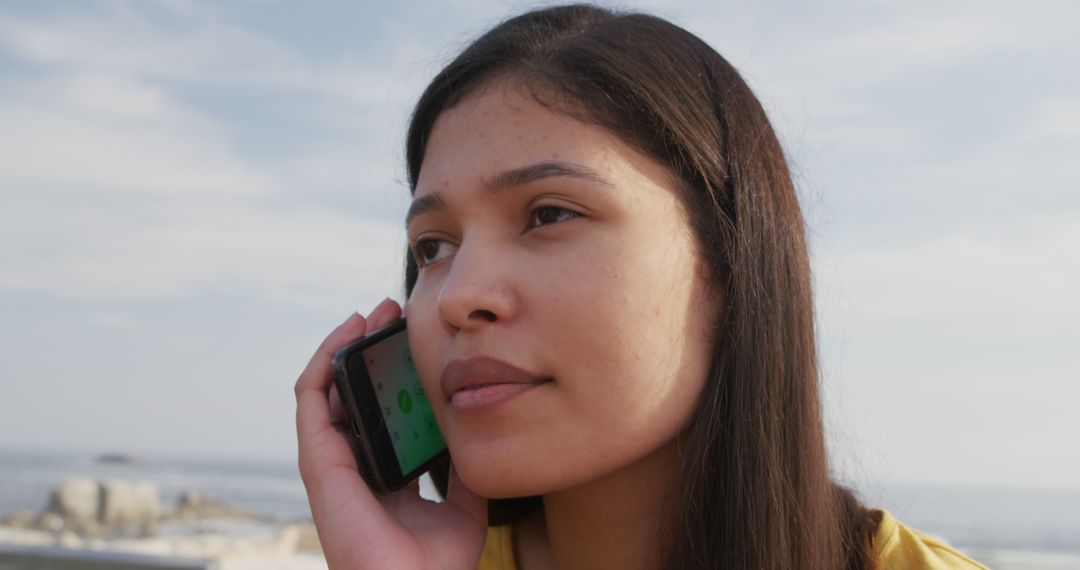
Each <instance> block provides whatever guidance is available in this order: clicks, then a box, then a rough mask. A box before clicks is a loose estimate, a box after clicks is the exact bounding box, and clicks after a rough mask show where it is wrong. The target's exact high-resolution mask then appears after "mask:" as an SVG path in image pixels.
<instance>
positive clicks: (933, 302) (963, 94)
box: [0, 0, 1080, 489]
mask: <svg viewBox="0 0 1080 570" xmlns="http://www.w3.org/2000/svg"><path fill="white" fill-rule="evenodd" d="M535 5H536V4H532V3H526V2H519V1H513V2H511V1H494V0H470V1H464V2H457V3H454V4H453V5H450V4H449V3H440V2H409V3H404V4H403V6H395V3H390V2H386V3H358V2H344V1H341V2H321V3H317V4H309V3H308V4H304V3H286V2H275V1H268V0H249V1H238V2H231V3H218V2H200V1H190V2H186V1H185V2H181V1H176V2H169V1H160V2H122V1H115V2H94V1H88V2H64V1H58V2H48V3H38V2H21V3H14V2H9V3H4V4H3V5H0V448H13V449H45V450H59V451H72V452H80V453H98V452H105V451H122V452H129V453H135V454H173V455H183V456H204V457H244V458H284V459H288V458H293V457H295V453H296V441H295V431H294V410H295V402H294V396H293V384H294V383H295V381H296V378H297V376H298V375H299V373H300V371H301V370H302V369H303V367H304V366H305V365H306V363H307V361H308V359H309V358H310V356H311V354H312V353H313V351H314V350H315V348H316V346H317V345H318V344H319V342H321V340H322V339H323V338H324V337H325V335H326V334H327V333H328V332H329V331H330V330H331V329H332V328H333V327H334V326H336V325H337V324H338V323H339V322H340V321H342V320H344V319H345V318H346V317H347V316H348V315H349V313H350V312H352V311H354V310H360V311H362V312H364V313H366V312H367V311H369V310H370V309H371V308H372V307H373V306H374V305H375V304H376V303H377V302H378V301H380V300H381V299H383V298H385V297H392V298H395V299H398V300H399V301H400V300H401V299H402V297H403V292H402V286H401V274H402V271H401V267H402V262H403V256H402V253H403V251H404V244H405V238H404V232H403V224H402V220H403V216H404V211H405V209H406V208H407V206H408V203H409V196H408V191H407V186H406V184H405V182H404V180H405V168H404V157H403V139H404V130H405V125H406V120H407V118H408V114H409V111H410V110H411V106H412V105H413V104H414V103H415V100H416V99H417V97H418V95H419V93H420V91H421V90H422V88H423V87H424V85H425V84H426V81H427V80H428V79H430V77H431V76H433V74H434V73H435V72H437V70H438V69H439V68H440V67H441V65H443V64H445V63H446V62H447V61H448V60H449V59H450V58H451V57H452V56H453V55H454V54H455V53H456V51H457V50H459V49H461V48H462V47H464V45H466V44H467V42H468V41H469V40H470V39H471V38H474V37H476V36H477V35H478V34H479V33H481V32H482V31H484V30H485V29H487V28H488V27H489V26H491V25H493V24H495V23H497V22H498V21H500V20H501V19H503V18H505V17H508V16H511V15H513V14H516V13H519V12H521V11H523V10H525V9H526V8H529V7H531V6H535ZM605 5H607V6H614V7H618V8H625V9H636V10H643V11H647V12H650V13H654V14H656V15H659V16H662V17H665V18H668V19H670V20H671V21H673V22H675V23H676V24H679V25H681V26H683V27H685V28H687V29H688V30H690V31H691V32H694V33H695V34H697V35H699V36H700V37H702V38H703V39H704V40H706V41H707V42H708V43H709V44H710V45H712V46H713V47H714V48H716V49H717V50H718V51H719V52H720V53H721V54H722V55H724V56H725V57H726V58H727V59H728V60H729V61H731V62H732V63H733V64H734V65H735V66H736V68H738V69H739V70H740V72H741V73H742V74H743V76H744V77H745V78H746V79H747V81H748V82H749V83H750V85H751V86H752V87H753V89H754V90H755V92H756V93H757V95H758V97H759V98H760V99H761V100H762V102H763V103H764V104H765V106H766V108H767V110H768V112H769V115H770V117H771V119H772V121H773V122H774V126H775V127H776V128H777V130H778V131H779V134H780V136H781V139H782V143H783V144H784V146H785V149H786V151H787V152H788V155H789V158H790V161H791V166H792V170H793V172H794V175H795V179H796V184H797V187H798V192H799V195H800V199H801V201H802V205H803V209H804V214H805V216H806V218H807V222H808V228H809V238H810V246H811V256H812V266H813V271H814V286H815V295H816V302H817V315H816V317H817V322H818V337H819V343H820V355H821V374H822V385H823V397H824V400H825V413H826V423H827V426H828V438H829V446H830V453H831V454H832V457H833V463H834V469H835V471H836V474H837V477H839V478H841V479H843V480H846V481H851V482H855V483H858V484H864V485H865V484H874V483H875V482H880V481H892V482H922V483H935V484H946V485H964V486H974V487H994V486H1018V487H1037V488H1070V489H1080V453H1077V447H1076V445H1077V444H1076V443H1075V440H1076V438H1077V436H1078V435H1080V382H1078V380H1080V359H1078V358H1077V356H1076V347H1077V346H1080V300H1078V297H1077V295H1076V292H1077V291H1080V193H1078V190H1080V188H1078V186H1080V160H1078V159H1077V157H1078V156H1080V66H1077V65H1076V64H1075V62H1076V60H1077V58H1078V56H1080V8H1078V7H1077V6H1076V5H1075V3H1072V2H1066V1H1060V2H1052V1H1047V2H1025V3H1020V2H992V1H991V2H987V1H981V2H949V3H941V2H934V1H930V0H926V1H912V2H905V3H885V2H867V1H864V0H859V1H854V0H852V1H840V0H826V1H821V2H813V3H799V2H774V1H751V0H742V1H728V2H694V1H679V2H646V1H642V2H627V3H622V4H618V5H613V4H610V3H607V4H605ZM405 6H407V8H406V7H405ZM1070 446H1071V451H1070Z"/></svg>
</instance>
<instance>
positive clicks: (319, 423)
mask: <svg viewBox="0 0 1080 570" xmlns="http://www.w3.org/2000/svg"><path fill="white" fill-rule="evenodd" d="M400 314H401V309H400V308H399V307H398V305H397V303H395V302H394V301H392V300H389V299H387V300H386V301H383V302H382V303H380V304H379V306H378V307H376V308H375V310H374V311H372V313H371V315H370V316H368V318H367V319H364V318H363V317H361V316H360V315H359V314H353V315H352V316H350V317H349V318H348V320H346V321H345V322H344V323H342V324H341V325H340V326H338V327H337V328H336V329H334V331H333V332H332V333H330V336H328V337H326V340H324V341H323V343H322V345H321V346H319V349H318V351H317V352H316V353H315V356H313V357H312V358H311V362H309V363H308V365H307V368H306V369H305V370H304V372H303V373H302V374H301V375H300V379H299V380H297V382H296V434H297V439H298V442H299V448H300V476H301V478H302V479H303V480H304V487H305V488H307V495H308V502H309V503H310V504H311V513H312V516H313V517H314V519H315V527H316V529H317V530H318V533H319V541H320V542H321V543H322V548H323V553H324V554H325V556H326V561H327V563H328V564H329V566H330V568H331V569H333V570H344V569H354V568H355V569H359V568H376V569H380V570H381V569H383V568H403V569H414V568H415V569H419V568H442V569H447V570H450V569H454V570H457V569H462V570H464V569H467V568H469V569H471V568H475V567H476V563H477V561H478V560H479V559H480V553H481V551H482V550H483V547H484V539H485V537H486V533H487V500H486V499H484V498H483V497H480V496H478V495H476V494H475V493H473V492H472V491H471V490H469V489H468V488H467V487H466V486H465V485H464V483H462V482H461V479H460V478H458V476H457V473H456V472H454V471H453V469H451V474H450V488H449V492H448V497H447V500H446V501H445V502H443V503H434V502H431V501H428V500H426V499H423V498H421V497H420V486H419V483H418V482H416V481H414V482H413V483H412V484H410V485H409V486H408V487H405V488H404V489H402V490H400V491H397V492H393V493H390V494H387V495H375V494H374V493H372V492H371V490H370V489H368V486H367V485H366V484H365V483H364V480H363V479H362V478H361V477H360V473H359V472H358V470H357V464H356V458H355V457H354V456H353V452H352V448H351V444H350V443H349V440H348V439H347V436H346V435H345V434H347V433H348V430H347V429H343V430H342V432H339V431H338V429H337V427H336V426H335V424H338V425H344V426H347V425H348V420H347V419H346V416H345V415H344V413H343V410H342V409H341V404H340V401H339V400H338V398H337V390H336V389H334V388H332V387H333V380H332V378H331V376H330V375H331V372H330V360H331V359H332V358H333V356H334V352H336V351H337V350H338V349H339V348H341V347H342V346H345V345H346V344H348V343H350V342H352V341H354V340H356V339H359V338H361V337H363V336H364V335H365V333H366V332H369V331H374V330H376V329H379V328H381V327H383V326H385V325H387V324H389V323H390V322H392V321H394V320H395V319H397V318H398V317H399V316H400ZM331 420H334V421H333V422H332V421H331ZM339 422H341V423H339Z"/></svg>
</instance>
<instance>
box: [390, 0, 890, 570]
mask: <svg viewBox="0 0 1080 570" xmlns="http://www.w3.org/2000/svg"><path fill="white" fill-rule="evenodd" d="M505 78H512V79H513V80H514V81H515V82H516V83H517V84H519V85H522V86H525V87H526V88H528V89H529V90H530V93H531V94H532V95H533V96H534V97H535V98H536V99H537V101H538V102H540V103H542V104H544V105H546V106H548V107H549V108H551V109H552V110H554V111H557V112H562V113H567V114H570V115H571V116H574V117H575V118H578V119H580V120H583V121H588V122H590V123H593V124H596V125H599V126H601V127H604V128H606V129H608V130H610V131H611V132H612V133H614V134H615V135H617V136H619V137H620V138H621V139H623V140H624V141H626V142H627V143H628V144H630V145H632V146H633V147H635V148H637V149H638V150H639V151H641V152H642V153H643V154H645V155H647V156H649V157H651V158H652V159H654V160H656V161H657V162H659V163H661V164H664V165H667V166H668V167H669V168H670V170H671V171H672V173H673V174H674V180H673V183H674V185H675V186H676V187H677V188H678V189H679V193H680V195H681V197H682V199H683V201H684V205H685V209H686V212H687V213H688V215H689V220H690V223H691V225H692V226H693V229H694V232H695V235H696V238H697V241H698V245H699V250H700V252H701V255H702V257H703V261H704V263H705V265H706V267H707V271H708V277H709V279H710V281H711V283H712V284H713V287H714V290H715V294H716V295H717V296H718V297H717V298H718V299H719V300H721V301H722V305H723V315H722V318H718V319H717V323H716V327H717V329H716V332H717V334H716V338H717V341H716V344H715V348H714V351H713V358H712V367H711V372H710V377H709V379H708V383H707V386H706V388H705V393H704V397H703V398H702V400H701V402H700V407H699V409H698V410H697V413H696V417H695V418H694V420H693V421H692V424H691V427H690V428H689V431H688V433H687V434H685V438H684V445H683V447H682V448H681V449H682V453H681V457H682V471H681V473H680V477H681V478H682V483H683V484H682V485H681V486H680V489H683V491H682V496H680V497H679V498H678V499H677V501H678V503H677V505H676V508H675V513H677V517H676V519H675V520H673V521H671V523H670V524H664V523H661V524H660V528H658V533H661V532H662V534H658V536H657V539H658V543H657V544H658V545H660V546H661V547H662V548H664V554H665V558H664V559H665V561H666V562H665V565H666V566H667V567H668V568H672V569H682V568H719V567H728V568H755V569H757V568H762V569H766V568H767V569H774V568H775V569H779V568H800V569H801V568H808V569H837V568H851V569H856V568H871V567H873V559H872V543H871V541H872V536H873V530H874V529H873V524H872V522H871V513H870V512H869V511H868V510H867V509H865V508H864V507H863V506H862V505H861V504H859V502H858V500H857V499H856V498H855V497H854V496H853V495H852V494H851V492H850V491H848V490H847V489H844V488H842V487H840V486H838V485H836V484H835V483H833V481H832V480H831V477H830V474H829V468H828V461H827V455H826V450H825V441H824V431H823V427H822V419H821V406H820V397H819V394H818V390H819V388H818V374H817V345H816V342H815V339H814V308H813V296H812V293H811V289H810V267H809V261H808V255H807V247H806V242H805V230H804V227H803V220H802V214H801V212H800V209H799V204H798V201H797V199H796V194H795V189H794V185H793V184H792V180H791V175H790V172H789V169H788V166H787V162H786V159H785V157H784V153H783V150H782V148H781V147H780V143H779V141H778V140H777V138H776V135H775V133H774V132H773V129H772V127H771V125H770V123H769V120H768V118H767V117H766V115H765V112H764V110H763V109H762V107H761V104H760V103H759V102H758V100H757V98H756V97H755V96H754V94H753V93H752V92H751V90H750V88H749V87H748V86H747V85H746V83H745V82H744V81H743V79H742V78H741V77H740V76H739V74H738V72H737V71H736V70H735V68H733V67H732V66H731V65H730V64H729V63H728V62H727V61H726V60H725V59H724V58H723V57H721V56H720V55H719V54H718V53H716V52H715V51H714V50H713V49H712V48H710V47H709V46H708V45H707V44H706V43H705V42H703V41H702V40H700V39H699V38H697V37H696V36H694V35H693V34H691V33H689V32H687V31H686V30H683V29H682V28H680V27H678V26H675V25H673V24H671V23H670V22H667V21H664V20H662V19H659V18H656V17H652V16H648V15H644V14H636V13H616V12H612V11H609V10H605V9H601V8H597V7H594V6H589V5H570V6H559V7H552V8H545V9H540V10H536V11H532V12H529V13H526V14H523V15H520V16H517V17H515V18H512V19H509V20H507V21H505V22H503V23H501V24H499V25H498V26H496V27H495V28H493V29H492V30H490V31H488V32H487V33H486V34H484V35H483V36H481V37H480V38H478V39H477V40H476V41H474V42H473V43H472V44H471V45H469V46H468V47H467V48H466V49H465V50H464V51H463V52H462V53H461V54H460V55H458V56H457V58H455V59H454V60H453V61H451V62H450V63H449V64H448V65H447V66H446V67H445V68H444V69H443V70H442V71H441V72H440V73H439V74H438V75H437V76H436V77H435V78H434V80H432V82H431V84H430V85H429V86H428V88H427V89H426V90H425V91H424V93H423V95H422V96H421V98H420V101H419V102H418V103H417V105H416V108H415V110H414V113H413V116H412V121H411V123H410V126H409V130H408V137H407V141H406V146H407V148H406V154H407V162H408V174H409V182H410V187H411V189H412V191H414V192H415V190H416V183H417V180H418V178H419V175H420V167H421V164H422V163H423V159H424V151H425V145H426V143H427V140H428V137H429V135H430V133H431V130H432V128H433V126H434V124H435V120H436V118H437V117H438V116H439V114H440V113H442V112H443V111H446V110H447V109H449V108H451V107H453V106H454V105H455V104H456V103H457V102H459V101H461V100H462V99H463V98H464V97H467V96H468V95H469V94H470V93H473V92H475V91H476V90H477V89H478V88H480V87H482V86H484V85H489V84H490V83H491V82H492V81H494V80H496V79H505ZM406 260H407V261H406V271H405V287H406V294H407V295H408V294H411V292H412V288H413V286H414V284H415V283H416V277H417V267H416V264H415V263H414V261H413V259H412V256H411V255H406ZM433 477H434V478H435V480H436V483H437V485H438V486H439V487H440V490H441V491H442V492H443V493H444V494H445V491H446V487H445V477H446V473H445V471H440V472H439V473H433ZM537 502H538V501H537V498H535V497H532V498H528V497H526V498H522V499H517V500H509V501H506V500H502V501H491V503H490V509H491V515H492V517H491V520H492V524H497V523H503V522H507V521H509V520H513V519H514V518H515V517H516V516H518V515H520V514H521V513H523V512H524V511H526V510H528V509H530V508H535V507H536V505H537ZM661 528H662V529H663V530H662V531H661V530H660V529H661Z"/></svg>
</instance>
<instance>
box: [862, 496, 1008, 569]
mask: <svg viewBox="0 0 1080 570" xmlns="http://www.w3.org/2000/svg"><path fill="white" fill-rule="evenodd" d="M880 512H881V514H882V516H881V522H880V523H879V525H878V530H877V533H876V534H875V535H874V555H875V558H877V559H878V560H879V561H880V566H879V568H881V569H882V570H890V569H896V570H908V569H925V570H987V568H986V567H985V566H983V565H982V564H979V563H978V562H976V561H974V560H972V559H971V558H968V557H967V556H964V555H963V554H961V553H960V552H959V551H957V550H956V549H955V548H953V547H951V546H949V545H948V544H947V543H945V542H944V541H941V540H938V539H936V538H933V537H931V536H929V535H926V534H924V533H922V532H919V531H918V530H915V529H913V528H911V527H909V526H907V525H905V524H903V523H901V522H900V521H898V520H896V518H894V517H893V516H892V515H891V514H890V513H889V512H888V511H884V510H882V511H880Z"/></svg>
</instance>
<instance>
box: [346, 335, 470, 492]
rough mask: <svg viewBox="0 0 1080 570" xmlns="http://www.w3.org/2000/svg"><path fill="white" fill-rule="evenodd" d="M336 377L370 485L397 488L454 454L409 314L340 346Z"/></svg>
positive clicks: (363, 473) (359, 461)
mask: <svg viewBox="0 0 1080 570" xmlns="http://www.w3.org/2000/svg"><path fill="white" fill-rule="evenodd" d="M333 376H334V383H335V384H336V385H337V389H338V395H339V396H340V397H341V404H342V406H343V407H344V408H345V412H346V414H348V417H349V423H350V424H351V427H352V436H353V438H354V442H353V446H352V447H353V451H354V453H355V455H356V462H357V464H358V465H359V466H360V474H361V476H363V478H364V480H365V481H367V484H368V487H370V488H371V490H373V491H375V492H376V493H387V492H389V491H396V490H398V489H400V488H402V487H404V486H405V485H407V484H409V482H410V481H412V480H414V479H416V478H418V477H420V475H423V474H424V473H425V472H427V471H428V470H430V469H431V468H433V467H435V466H436V465H438V464H439V463H442V462H443V461H445V460H446V459H447V458H448V457H449V456H450V452H449V450H448V449H447V447H446V441H445V440H444V439H443V435H442V432H440V431H439V424H437V423H436V422H435V413H434V412H433V411H432V409H431V404H430V403H429V402H428V398H427V395H426V394H424V389H423V387H422V386H421V385H420V376H419V375H418V374H417V372H416V366H414V365H413V359H412V353H411V352H410V351H409V338H408V335H407V334H406V329H405V319H401V320H399V321H397V322H395V323H393V324H391V325H390V326H387V327H386V328H383V329H381V330H378V331H376V332H374V333H372V334H371V335H370V336H366V337H364V338H362V339H360V340H358V341H356V342H354V343H352V344H350V345H348V346H346V347H344V348H342V349H340V350H338V351H337V353H335V354H334V359H333Z"/></svg>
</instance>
